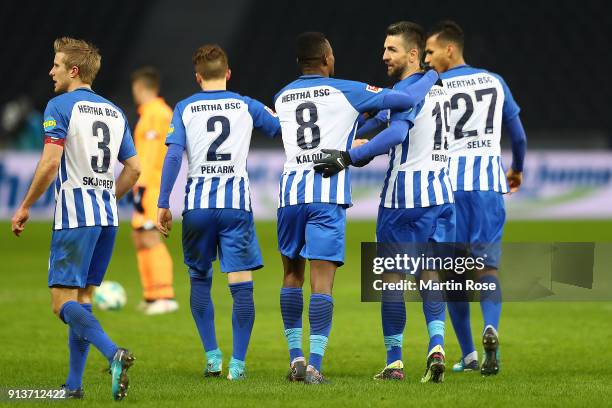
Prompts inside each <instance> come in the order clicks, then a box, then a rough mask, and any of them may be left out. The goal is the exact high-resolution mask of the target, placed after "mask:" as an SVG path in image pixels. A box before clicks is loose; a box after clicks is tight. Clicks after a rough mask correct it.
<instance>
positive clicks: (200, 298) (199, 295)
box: [190, 275, 218, 351]
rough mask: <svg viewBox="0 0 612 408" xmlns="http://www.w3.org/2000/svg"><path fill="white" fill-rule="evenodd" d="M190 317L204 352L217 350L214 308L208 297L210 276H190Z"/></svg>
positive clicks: (210, 284) (210, 282)
mask: <svg viewBox="0 0 612 408" xmlns="http://www.w3.org/2000/svg"><path fill="white" fill-rule="evenodd" d="M190 280H191V298H190V305H191V315H192V316H193V320H194V321H195V324H196V327H197V328H198V333H200V339H201V340H202V344H203V345H204V350H205V351H213V350H216V349H217V348H218V346H217V336H216V334H215V307H214V306H213V302H212V298H211V296H210V288H211V287H212V275H211V276H208V277H207V278H200V277H194V276H191V278H190Z"/></svg>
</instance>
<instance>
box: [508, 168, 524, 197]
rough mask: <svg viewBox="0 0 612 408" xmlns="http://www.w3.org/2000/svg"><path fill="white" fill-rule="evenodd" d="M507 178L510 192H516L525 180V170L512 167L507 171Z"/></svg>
mask: <svg viewBox="0 0 612 408" xmlns="http://www.w3.org/2000/svg"><path fill="white" fill-rule="evenodd" d="M506 180H507V181H508V187H509V188H510V193H516V192H517V191H518V189H519V187H520V186H521V183H522V182H523V172H521V171H516V170H514V169H512V168H510V169H509V170H508V171H507V172H506Z"/></svg>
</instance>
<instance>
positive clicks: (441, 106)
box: [380, 73, 453, 208]
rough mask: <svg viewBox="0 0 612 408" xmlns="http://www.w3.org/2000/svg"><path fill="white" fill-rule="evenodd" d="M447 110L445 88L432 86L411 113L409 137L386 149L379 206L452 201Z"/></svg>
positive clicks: (408, 81)
mask: <svg viewBox="0 0 612 408" xmlns="http://www.w3.org/2000/svg"><path fill="white" fill-rule="evenodd" d="M422 76H423V74H422V73H415V74H412V75H410V76H409V77H407V78H405V79H403V80H402V81H400V82H398V83H397V84H395V86H394V87H393V89H399V90H401V89H404V88H406V87H408V86H410V85H411V84H413V83H415V82H416V81H418V80H419V79H421V77H422ZM449 110H450V98H449V97H448V95H447V93H446V90H445V89H444V88H443V87H441V86H438V85H434V86H432V88H431V89H430V90H429V92H428V93H427V95H426V96H425V98H424V99H423V101H421V102H420V103H419V104H418V105H417V106H416V107H415V108H414V109H413V110H412V111H411V112H410V114H409V118H408V121H409V122H410V124H411V126H410V130H409V131H408V136H407V137H406V139H405V140H404V141H403V142H402V143H400V144H398V145H397V146H394V147H392V148H391V150H390V152H389V169H388V170H387V175H386V177H385V182H384V184H383V189H382V193H381V203H380V205H381V206H382V207H386V208H417V207H430V206H434V205H442V204H447V203H452V202H453V192H452V187H451V183H450V178H449V176H448V165H447V162H448V154H447V149H448V138H449V134H448V131H449V126H448V122H447V120H448V118H447V115H448V112H449ZM383 114H384V111H383ZM391 119H393V116H391Z"/></svg>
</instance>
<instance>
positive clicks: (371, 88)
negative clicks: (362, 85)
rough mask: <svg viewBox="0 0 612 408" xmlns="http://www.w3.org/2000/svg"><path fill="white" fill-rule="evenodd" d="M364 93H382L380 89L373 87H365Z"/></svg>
mask: <svg viewBox="0 0 612 408" xmlns="http://www.w3.org/2000/svg"><path fill="white" fill-rule="evenodd" d="M366 91H369V92H372V93H379V92H380V91H382V88H379V87H377V86H373V85H368V86H366Z"/></svg>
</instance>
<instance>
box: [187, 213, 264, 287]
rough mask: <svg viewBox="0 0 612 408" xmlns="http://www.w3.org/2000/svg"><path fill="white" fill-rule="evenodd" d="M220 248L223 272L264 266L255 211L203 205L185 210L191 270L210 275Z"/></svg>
mask: <svg viewBox="0 0 612 408" xmlns="http://www.w3.org/2000/svg"><path fill="white" fill-rule="evenodd" d="M217 250H218V251H219V260H220V263H221V272H225V273H228V272H238V271H252V270H255V269H259V268H261V267H262V266H263V260H262V258H261V251H260V250H259V243H258V242H257V234H255V223H254V222H253V213H252V212H250V211H244V210H237V209H232V208H220V209H213V208H210V209H208V208H207V209H204V208H203V209H195V210H189V211H186V212H184V213H183V256H184V260H185V265H187V266H188V267H189V268H190V271H189V273H190V274H191V275H192V276H194V275H195V276H198V277H202V276H204V277H206V276H209V274H211V273H212V262H213V261H214V260H216V259H217Z"/></svg>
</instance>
